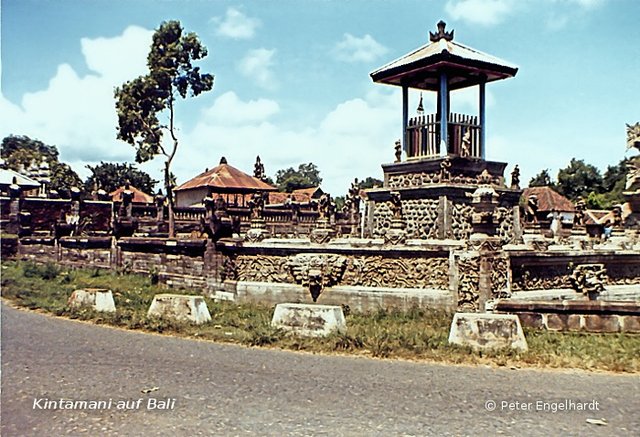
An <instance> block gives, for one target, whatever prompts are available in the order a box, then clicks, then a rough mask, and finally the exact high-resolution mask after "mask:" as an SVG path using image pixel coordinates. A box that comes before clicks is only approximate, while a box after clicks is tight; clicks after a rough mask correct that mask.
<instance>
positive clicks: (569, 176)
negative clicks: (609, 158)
mask: <svg viewBox="0 0 640 437" xmlns="http://www.w3.org/2000/svg"><path fill="white" fill-rule="evenodd" d="M557 191H558V192H559V193H560V194H562V195H564V196H565V197H567V198H568V199H570V200H572V201H576V200H578V199H579V198H580V197H582V198H587V197H588V196H589V194H590V193H591V192H594V193H596V194H601V193H602V192H603V188H602V176H601V175H600V171H599V170H598V169H597V168H596V167H594V166H593V165H591V164H585V162H584V161H583V160H581V159H575V158H573V159H572V160H571V162H570V163H569V165H568V166H567V167H565V168H563V169H561V170H560V171H559V172H558V183H557Z"/></svg>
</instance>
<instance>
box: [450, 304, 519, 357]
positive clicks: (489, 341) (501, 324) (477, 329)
mask: <svg viewBox="0 0 640 437" xmlns="http://www.w3.org/2000/svg"><path fill="white" fill-rule="evenodd" d="M449 343H451V344H457V345H460V346H471V347H472V348H474V349H482V350H486V349H500V348H512V349H517V350H520V351H523V352H525V351H527V350H528V349H529V347H528V346H527V340H526V339H525V338H524V332H523V331H522V326H521V325H520V320H518V316H514V315H510V314H475V313H456V314H455V315H454V316H453V321H452V322H451V331H450V332H449Z"/></svg>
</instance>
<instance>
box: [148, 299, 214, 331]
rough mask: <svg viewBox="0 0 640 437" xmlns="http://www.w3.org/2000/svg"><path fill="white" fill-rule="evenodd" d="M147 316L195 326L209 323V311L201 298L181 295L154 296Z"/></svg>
mask: <svg viewBox="0 0 640 437" xmlns="http://www.w3.org/2000/svg"><path fill="white" fill-rule="evenodd" d="M147 316H149V317H160V318H162V319H173V320H178V321H183V322H191V323H195V324H197V325H199V324H202V323H207V322H209V321H211V315H210V314H209V309H208V308H207V304H206V303H205V301H204V298H203V297H202V296H187V295H182V294H156V295H155V296H154V297H153V302H151V306H150V307H149V311H148V312H147Z"/></svg>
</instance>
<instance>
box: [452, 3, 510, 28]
mask: <svg viewBox="0 0 640 437" xmlns="http://www.w3.org/2000/svg"><path fill="white" fill-rule="evenodd" d="M515 8H516V1H515V0H449V1H447V4H446V5H445V11H446V12H447V14H449V15H450V16H451V18H453V19H454V20H463V21H466V22H468V23H471V24H479V25H481V26H493V25H495V24H498V23H500V22H502V21H503V20H504V19H505V18H506V17H508V16H509V15H511V14H512V13H513V12H514V10H515Z"/></svg>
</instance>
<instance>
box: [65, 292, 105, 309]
mask: <svg viewBox="0 0 640 437" xmlns="http://www.w3.org/2000/svg"><path fill="white" fill-rule="evenodd" d="M68 304H69V306H70V307H73V308H82V307H90V308H93V309H94V310H96V311H100V312H107V313H113V312H115V311H116V304H115V302H114V301H113V294H112V293H111V290H105V289H101V288H87V289H85V290H76V291H74V292H73V293H72V294H71V297H69V301H68Z"/></svg>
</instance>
